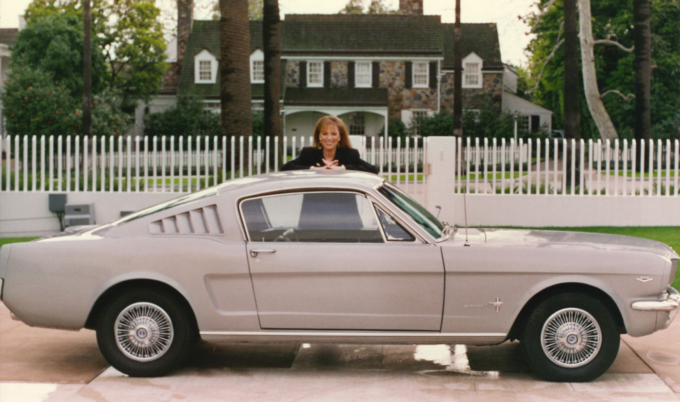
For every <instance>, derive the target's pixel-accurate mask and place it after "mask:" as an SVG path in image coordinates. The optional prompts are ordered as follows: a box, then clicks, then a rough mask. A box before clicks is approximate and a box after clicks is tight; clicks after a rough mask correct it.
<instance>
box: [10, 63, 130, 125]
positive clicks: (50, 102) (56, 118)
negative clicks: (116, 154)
mask: <svg viewBox="0 0 680 402" xmlns="http://www.w3.org/2000/svg"><path fill="white" fill-rule="evenodd" d="M0 98H1V99H2V103H3V105H4V108H3V115H4V117H5V119H6V122H7V125H6V127H7V132H8V133H9V134H12V135H17V134H30V135H46V136H49V135H68V134H73V135H75V134H79V133H80V130H81V124H82V111H81V107H82V100H81V99H82V98H78V97H77V96H76V95H73V94H71V93H70V91H69V90H68V89H67V88H66V87H64V86H61V84H60V83H59V82H58V81H57V80H55V79H54V76H53V75H52V73H50V72H44V71H42V70H40V69H35V68H31V67H29V66H28V65H26V64H25V63H21V61H19V60H16V59H13V62H12V70H10V73H9V77H8V79H7V82H6V83H5V91H4V92H3V93H2V95H1V96H0ZM118 99H119V98H117V97H116V96H113V95H112V94H109V93H108V92H103V93H101V94H98V95H95V96H94V99H93V105H92V132H93V134H96V135H116V134H121V133H123V132H125V130H126V128H127V126H128V124H129V123H128V116H127V115H126V114H124V113H123V112H122V111H121V110H120V107H119V106H120V105H119V103H120V102H119V100H118Z"/></svg>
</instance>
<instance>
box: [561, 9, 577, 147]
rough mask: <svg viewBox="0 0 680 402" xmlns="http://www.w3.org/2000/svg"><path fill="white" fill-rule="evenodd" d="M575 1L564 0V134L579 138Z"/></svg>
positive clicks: (567, 136) (568, 136)
mask: <svg viewBox="0 0 680 402" xmlns="http://www.w3.org/2000/svg"><path fill="white" fill-rule="evenodd" d="M576 16H577V0H564V134H565V137H566V138H576V139H580V138H581V98H580V97H579V88H581V83H580V82H579V74H578V73H579V63H578V61H579V57H578V55H579V39H578V26H577V24H576Z"/></svg>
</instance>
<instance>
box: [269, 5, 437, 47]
mask: <svg viewBox="0 0 680 402" xmlns="http://www.w3.org/2000/svg"><path fill="white" fill-rule="evenodd" d="M442 35H443V32H442V30H441V17H440V16H438V15H425V16H422V15H421V16H414V15H370V14H361V15H344V14H293V15H286V19H285V21H283V38H282V42H281V49H282V51H283V54H285V55H294V54H304V55H331V54H342V55H348V54H354V55H364V56H365V55H385V54H400V55H401V54H414V55H415V54H418V55H431V54H441V52H442V50H443V43H442Z"/></svg>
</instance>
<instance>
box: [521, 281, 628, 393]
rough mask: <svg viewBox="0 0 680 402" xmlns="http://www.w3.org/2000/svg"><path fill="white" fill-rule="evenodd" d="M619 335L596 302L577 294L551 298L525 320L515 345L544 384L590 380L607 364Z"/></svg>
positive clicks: (615, 347)
mask: <svg viewBox="0 0 680 402" xmlns="http://www.w3.org/2000/svg"><path fill="white" fill-rule="evenodd" d="M619 344H620V335H619V332H618V329H617V326H616V322H615V320H614V317H613V316H612V313H611V311H610V310H609V309H608V308H607V306H605V305H604V304H603V303H602V302H601V301H600V300H598V299H596V298H594V297H591V296H588V295H584V294H578V293H564V294H560V295H556V296H553V297H551V298H549V299H547V300H545V301H544V302H542V303H541V304H539V305H538V307H536V309H535V310H534V311H533V312H532V313H531V314H530V315H529V318H528V319H527V322H526V325H525V327H524V332H523V334H522V339H521V345H522V351H523V352H524V356H525V358H526V359H527V361H528V363H529V365H530V366H531V368H532V369H533V371H534V373H536V374H537V375H538V376H540V377H542V378H544V379H546V380H548V381H563V382H581V381H590V380H593V379H595V378H597V377H599V376H600V375H602V374H603V373H604V372H605V371H607V369H608V368H609V367H610V366H611V365H612V363H613V362H614V359H615V358H616V355H617V354H618V351H619Z"/></svg>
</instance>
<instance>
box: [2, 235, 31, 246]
mask: <svg viewBox="0 0 680 402" xmlns="http://www.w3.org/2000/svg"><path fill="white" fill-rule="evenodd" d="M38 238H39V237H4V238H0V246H2V245H3V244H10V243H23V242H25V241H31V240H35V239H38Z"/></svg>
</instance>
